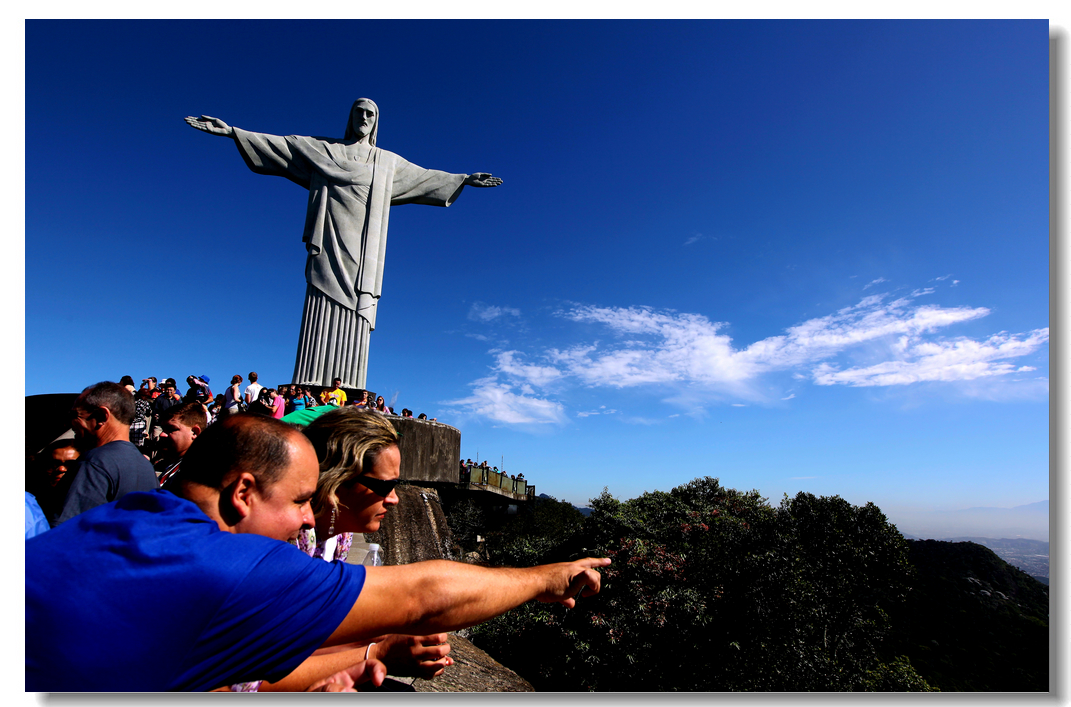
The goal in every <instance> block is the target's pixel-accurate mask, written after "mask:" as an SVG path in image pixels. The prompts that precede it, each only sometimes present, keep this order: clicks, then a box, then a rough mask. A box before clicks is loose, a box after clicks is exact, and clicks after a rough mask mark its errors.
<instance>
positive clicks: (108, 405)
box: [25, 373, 609, 692]
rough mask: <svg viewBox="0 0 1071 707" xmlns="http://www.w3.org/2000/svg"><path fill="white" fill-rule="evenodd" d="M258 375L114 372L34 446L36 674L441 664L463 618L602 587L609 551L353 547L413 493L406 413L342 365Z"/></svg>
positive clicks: (116, 686)
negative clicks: (327, 380) (406, 485)
mask: <svg viewBox="0 0 1071 707" xmlns="http://www.w3.org/2000/svg"><path fill="white" fill-rule="evenodd" d="M249 381H250V382H249V384H248V385H247V386H246V387H245V388H244V390H243V389H242V384H243V383H244V382H245V381H244V379H243V378H242V376H239V375H236V376H234V377H233V378H232V379H231V382H230V384H229V386H228V388H227V390H226V392H225V393H223V394H221V395H219V396H215V395H213V392H212V389H211V388H210V383H211V381H210V379H209V377H208V376H206V375H199V376H192V375H191V376H188V377H187V379H186V382H187V384H188V389H187V390H186V392H185V394H183V395H179V393H178V388H177V385H176V382H175V380H174V379H171V378H168V379H164V382H163V383H162V384H159V383H158V381H157V380H156V379H154V378H148V379H145V380H144V381H143V382H142V386H141V387H140V388H137V389H135V388H134V385H133V381H132V380H130V378H129V377H124V378H123V379H121V381H120V383H112V382H101V383H97V384H95V385H92V386H89V387H88V388H86V389H85V390H83V391H82V393H81V394H80V395H79V396H78V398H77V400H76V401H75V402H74V404H73V406H72V408H71V410H70V421H71V430H70V432H69V434H66V435H63V436H61V437H60V438H59V439H57V440H55V441H53V442H52V443H50V444H48V445H47V446H45V447H44V449H42V450H39V451H37V452H36V453H34V454H33V455H32V456H30V457H28V459H29V463H28V469H27V494H26V505H27V530H26V535H27V541H26V557H25V560H26V562H25V566H26V596H25V598H26V684H25V686H26V689H27V690H28V691H48V692H55V691H77V692H91V691H162V690H223V691H227V690H234V691H272V690H309V689H319V690H325V691H352V690H353V689H355V686H356V685H357V684H359V683H363V682H370V683H372V684H373V685H379V684H381V683H382V682H383V680H384V678H385V676H386V675H387V673H388V672H389V673H390V674H392V675H399V676H404V675H413V676H419V677H427V678H430V677H434V676H436V675H438V674H441V673H442V672H443V670H445V669H446V668H447V667H449V666H450V665H451V664H452V662H453V661H452V659H451V658H449V656H448V653H449V651H450V646H449V643H448V642H447V636H446V633H445V632H447V631H452V630H456V629H459V628H463V627H466V626H471V625H473V624H475V623H479V622H481V621H484V620H486V619H488V618H491V617H493V616H496V615H498V614H500V613H502V612H504V611H507V610H509V609H510V608H512V607H514V606H517V605H518V604H521V603H523V602H526V601H529V600H532V599H538V600H541V601H554V602H560V603H563V604H565V605H566V606H567V607H571V606H573V605H575V603H576V600H577V599H578V598H580V597H581V596H590V595H592V594H594V593H596V592H598V590H599V585H600V581H599V580H600V578H599V574H598V572H597V568H598V567H601V566H604V565H605V564H608V562H609V560H604V559H593V558H585V559H583V560H578V561H574V562H568V563H559V564H554V565H543V566H539V567H532V568H526V569H491V568H483V567H477V566H473V565H467V564H464V563H455V562H447V561H429V562H419V563H414V564H411V565H404V566H392V567H365V566H362V565H353V564H349V563H347V562H346V561H345V560H346V559H347V554H348V551H349V549H350V547H351V542H352V534H353V533H358V532H362V533H363V532H375V531H376V530H378V529H379V526H380V523H381V522H382V520H383V518H384V517H385V516H386V513H387V512H388V511H389V509H390V508H391V507H392V506H394V505H396V504H397V503H398V496H397V494H396V493H395V486H396V484H397V483H398V480H399V478H398V477H399V473H400V466H401V455H400V452H399V447H398V433H397V432H396V431H395V430H394V427H393V425H392V424H391V423H390V422H389V421H388V420H387V419H385V415H389V414H392V411H390V409H389V407H387V406H386V405H385V404H384V403H383V398H382V396H374V395H371V394H367V393H363V394H361V395H359V396H358V397H359V398H360V399H361V400H360V401H355V402H354V403H349V402H348V401H347V399H346V394H345V392H344V391H342V390H341V388H340V385H339V384H340V381H336V382H335V385H334V386H333V387H332V388H331V389H327V390H324V391H322V392H321V393H320V395H318V396H312V395H310V391H308V389H306V388H304V387H303V386H292V385H284V386H278V387H277V388H276V389H274V391H273V390H272V389H267V391H265V389H264V388H263V386H262V385H260V384H259V383H258V382H257V377H256V374H255V373H251V374H250V376H249ZM273 393H274V394H273ZM276 401H282V402H280V403H278V404H277V402H276ZM292 402H293V403H294V404H293V405H292V406H291V407H290V408H289V409H290V410H291V413H290V415H291V416H292V417H289V418H288V417H287V414H286V413H287V409H288V405H290V404H291V403H292ZM360 403H363V405H362V404H360ZM258 406H259V408H260V409H259V410H258ZM320 408H322V409H320ZM310 409H320V410H319V412H318V414H317V415H316V416H315V417H312V418H310V417H308V416H307V415H304V414H303V412H307V411H309V410H310ZM280 410H282V414H281V415H280V414H279V411H280ZM403 412H405V411H403ZM294 415H296V417H293V416H294ZM138 416H140V417H142V421H143V423H144V424H136V423H137V419H136V418H137V417H138ZM408 416H411V412H409V415H408ZM277 417H279V418H282V419H276V418H277ZM292 420H293V421H294V422H291V421H292ZM135 440H136V441H137V442H140V443H141V446H140V447H139V446H138V444H137V443H136V441H135ZM295 546H296V547H295Z"/></svg>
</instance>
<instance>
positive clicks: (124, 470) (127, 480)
mask: <svg viewBox="0 0 1071 707" xmlns="http://www.w3.org/2000/svg"><path fill="white" fill-rule="evenodd" d="M157 488H160V483H159V482H158V481H157V480H156V472H155V471H153V468H152V464H150V463H149V460H148V459H146V458H145V457H144V456H142V454H141V452H139V451H138V448H137V447H135V446H134V445H133V444H131V443H130V442H128V441H126V440H116V441H115V442H109V443H108V444H105V445H104V446H103V447H97V448H96V449H91V450H90V451H88V452H86V453H85V455H84V456H83V457H82V459H81V464H80V465H79V469H78V473H77V474H76V475H75V477H74V481H72V482H71V488H70V490H69V491H68V492H67V498H66V500H64V502H63V510H61V511H60V514H59V517H58V518H57V519H56V524H58V523H62V522H63V521H65V520H68V519H70V518H73V517H74V516H76V515H78V514H79V513H82V512H83V511H88V510H89V509H90V508H95V507H96V506H99V505H101V504H102V503H109V502H111V501H114V500H115V499H117V498H119V497H120V496H123V495H125V494H128V493H130V492H131V491H152V490H153V489H157Z"/></svg>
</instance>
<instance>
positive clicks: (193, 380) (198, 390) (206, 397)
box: [183, 375, 215, 405]
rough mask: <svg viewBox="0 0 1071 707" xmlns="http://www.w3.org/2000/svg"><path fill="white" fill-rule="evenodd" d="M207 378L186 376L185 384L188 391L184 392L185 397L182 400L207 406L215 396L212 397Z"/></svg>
mask: <svg viewBox="0 0 1071 707" xmlns="http://www.w3.org/2000/svg"><path fill="white" fill-rule="evenodd" d="M208 380H209V378H208V376H204V375H202V376H186V383H187V384H188V385H189V386H190V389H189V390H187V391H186V397H185V398H183V400H185V401H186V402H188V403H190V402H194V401H196V402H199V403H201V404H202V405H207V404H208V403H209V401H210V400H212V399H213V398H214V397H215V396H214V395H212V389H211V388H209V387H208Z"/></svg>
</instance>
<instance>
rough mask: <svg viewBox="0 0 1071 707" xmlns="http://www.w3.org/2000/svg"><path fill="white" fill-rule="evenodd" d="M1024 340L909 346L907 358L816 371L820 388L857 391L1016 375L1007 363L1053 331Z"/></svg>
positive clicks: (1044, 340) (992, 339)
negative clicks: (856, 388) (827, 386)
mask: <svg viewBox="0 0 1071 707" xmlns="http://www.w3.org/2000/svg"><path fill="white" fill-rule="evenodd" d="M1019 336H1020V337H1022V338H1018V337H1015V336H1010V335H1007V334H996V335H994V336H991V337H989V339H987V340H986V341H982V342H979V341H973V340H971V339H967V338H958V339H952V340H949V341H937V342H927V341H919V342H914V343H910V344H908V345H907V346H906V347H905V349H904V351H903V358H900V359H897V360H894V361H883V362H881V363H878V364H875V365H873V366H865V367H857V368H849V369H847V370H845V371H839V370H837V368H836V367H835V366H832V365H830V364H826V363H823V364H821V365H819V366H818V367H817V368H815V369H814V372H813V376H814V382H815V383H817V384H818V385H837V384H841V385H850V386H853V387H869V386H888V385H906V384H909V383H919V382H922V381H963V380H974V379H976V378H982V377H986V376H1001V375H1005V374H1008V373H1014V372H1016V370H1017V369H1016V367H1015V365H1014V364H1011V363H1008V362H1007V361H1005V360H1004V359H1008V358H1015V357H1018V356H1025V355H1026V354H1030V353H1033V352H1035V351H1037V350H1038V348H1040V347H1041V345H1042V344H1045V343H1047V342H1048V340H1049V330H1048V328H1045V329H1035V330H1034V331H1032V332H1030V333H1029V334H1026V335H1019Z"/></svg>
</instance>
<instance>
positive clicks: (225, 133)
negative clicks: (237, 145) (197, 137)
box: [186, 115, 234, 137]
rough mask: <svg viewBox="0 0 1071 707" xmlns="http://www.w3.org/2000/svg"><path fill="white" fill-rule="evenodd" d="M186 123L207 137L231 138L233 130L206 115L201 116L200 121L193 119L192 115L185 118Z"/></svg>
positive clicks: (220, 121)
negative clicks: (207, 135) (206, 134)
mask: <svg viewBox="0 0 1071 707" xmlns="http://www.w3.org/2000/svg"><path fill="white" fill-rule="evenodd" d="M186 122H187V123H188V124H189V125H191V126H193V127H195V128H197V129H198V130H200V131H201V132H206V133H208V134H209V135H219V136H220V137H233V136H234V128H232V127H231V126H229V125H227V124H226V123H224V122H223V121H222V120H220V119H219V118H213V117H211V116H208V115H202V116H201V117H200V119H198V118H194V117H193V116H192V115H187V116H186Z"/></svg>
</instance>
